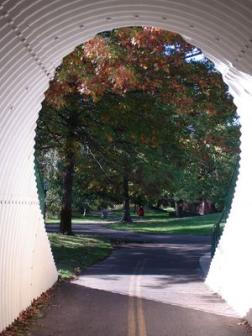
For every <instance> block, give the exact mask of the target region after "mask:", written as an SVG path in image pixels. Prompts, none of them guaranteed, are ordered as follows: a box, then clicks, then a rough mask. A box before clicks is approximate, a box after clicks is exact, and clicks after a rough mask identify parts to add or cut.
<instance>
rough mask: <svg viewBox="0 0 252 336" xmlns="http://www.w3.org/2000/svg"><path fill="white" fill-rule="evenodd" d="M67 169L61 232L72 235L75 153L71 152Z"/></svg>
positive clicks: (64, 183) (61, 213)
mask: <svg viewBox="0 0 252 336" xmlns="http://www.w3.org/2000/svg"><path fill="white" fill-rule="evenodd" d="M66 160H67V162H66V167H65V172H64V182H63V200H62V208H61V212H60V232H61V233H63V234H68V235H72V234H73V232H72V192H73V175H74V165H75V157H74V153H73V152H70V153H69V154H68V155H67V157H66Z"/></svg>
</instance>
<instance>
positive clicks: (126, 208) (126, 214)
mask: <svg viewBox="0 0 252 336" xmlns="http://www.w3.org/2000/svg"><path fill="white" fill-rule="evenodd" d="M123 197H124V205H123V217H122V219H121V221H122V222H127V223H131V222H132V218H131V216H130V199H129V179H128V176H127V175H125V176H124V178H123Z"/></svg>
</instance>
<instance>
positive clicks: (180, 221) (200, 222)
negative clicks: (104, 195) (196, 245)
mask: <svg viewBox="0 0 252 336" xmlns="http://www.w3.org/2000/svg"><path fill="white" fill-rule="evenodd" d="M219 218H220V214H219V213H217V214H210V215H205V216H197V217H188V218H169V217H168V216H167V214H166V213H160V212H158V213H157V214H156V215H155V214H153V213H149V214H148V213H147V214H146V216H144V217H143V218H142V219H141V220H136V221H134V222H133V223H122V222H118V223H113V224H111V225H110V226H109V227H110V228H112V229H115V230H127V231H133V232H140V233H151V234H196V235H209V234H211V232H212V229H213V226H214V224H215V223H216V222H217V221H218V219H219Z"/></svg>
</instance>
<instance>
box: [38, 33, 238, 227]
mask: <svg viewBox="0 0 252 336" xmlns="http://www.w3.org/2000/svg"><path fill="white" fill-rule="evenodd" d="M200 54H201V51H200V50H198V49H196V48H195V47H194V46H192V45H190V44H188V43H187V42H185V41H184V40H183V39H182V37H181V36H179V35H177V34H175V33H172V32H167V31H163V30H161V29H157V28H153V27H129V28H120V29H115V30H113V31H110V32H105V33H101V34H99V35H97V36H96V37H94V38H93V39H91V40H89V41H88V42H85V43H83V44H82V45H80V46H78V47H77V48H76V49H75V50H74V51H73V52H72V53H71V54H70V55H68V56H67V57H65V58H64V60H63V63H62V65H61V66H60V67H59V68H58V69H57V71H56V75H55V79H54V80H53V81H52V82H51V83H50V87H49V89H48V90H47V92H46V94H45V97H46V99H45V102H44V104H43V106H42V110H41V113H40V118H39V120H38V127H37V144H36V148H37V155H38V157H39V158H40V162H41V164H42V165H43V163H44V169H45V167H46V165H47V162H46V156H45V153H48V152H50V151H54V152H56V153H57V161H58V163H57V170H58V177H57V179H56V180H58V181H62V182H61V186H62V187H61V190H62V194H63V196H62V209H61V223H62V225H61V229H62V232H68V233H69V232H70V231H71V225H70V223H71V212H72V203H73V199H74V198H75V196H74V197H73V193H72V191H73V187H74V188H75V190H76V193H75V192H74V195H76V197H77V195H78V199H80V200H81V199H82V197H83V198H84V197H87V191H88V193H89V195H91V194H92V195H94V194H95V193H96V195H101V196H102V195H103V197H105V198H107V199H109V198H110V199H111V200H113V199H114V200H118V202H120V201H122V200H124V204H125V211H126V212H125V217H124V220H130V215H129V200H130V198H131V199H132V198H133V199H134V200H137V199H138V200H140V199H142V200H143V199H145V200H146V199H149V200H152V199H153V198H156V199H158V197H160V196H161V195H162V194H164V193H168V194H170V195H172V196H173V197H176V198H177V199H187V200H191V201H194V200H196V199H200V198H202V199H203V198H206V197H207V198H209V199H211V200H212V201H214V202H219V203H221V202H222V203H223V198H224V194H225V190H226V187H227V184H228V180H229V175H230V174H231V171H232V166H233V162H234V160H235V158H236V157H237V155H238V151H239V149H238V148H239V122H238V119H237V116H236V109H235V106H234V104H233V100H232V97H231V96H230V95H229V93H228V88H227V86H226V85H225V84H224V83H223V81H222V78H221V75H220V74H219V73H218V72H217V71H216V70H215V68H214V66H213V64H212V63H211V62H210V61H209V60H207V59H206V58H204V57H203V56H202V57H201V59H200V60H196V59H195V56H196V55H200ZM60 176H62V177H60ZM74 176H76V177H75V179H76V181H78V185H76V184H75V182H74ZM59 189H60V188H59ZM81 194H82V195H83V196H81Z"/></svg>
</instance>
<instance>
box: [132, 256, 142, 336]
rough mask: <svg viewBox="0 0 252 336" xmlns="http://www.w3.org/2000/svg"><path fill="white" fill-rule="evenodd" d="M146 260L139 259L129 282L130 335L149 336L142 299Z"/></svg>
mask: <svg viewBox="0 0 252 336" xmlns="http://www.w3.org/2000/svg"><path fill="white" fill-rule="evenodd" d="M144 263H145V260H143V261H139V262H138V263H137V265H136V267H135V269H134V274H133V275H132V276H131V277H130V282H129V305H128V336H137V335H138V336H147V332H146V323H145V317H144V310H143V302H142V299H141V297H140V296H141V279H142V271H143V268H144Z"/></svg>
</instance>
